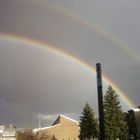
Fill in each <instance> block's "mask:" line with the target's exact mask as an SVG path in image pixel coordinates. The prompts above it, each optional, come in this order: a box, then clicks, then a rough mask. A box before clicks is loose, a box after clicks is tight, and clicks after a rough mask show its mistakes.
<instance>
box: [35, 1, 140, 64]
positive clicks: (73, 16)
mask: <svg viewBox="0 0 140 140" xmlns="http://www.w3.org/2000/svg"><path fill="white" fill-rule="evenodd" d="M33 3H34V4H37V5H41V6H47V7H48V8H51V9H53V10H54V11H56V12H59V13H60V14H62V15H64V16H68V17H70V18H71V19H72V20H74V21H77V22H78V23H80V24H81V25H83V26H85V27H87V28H89V29H90V30H91V31H93V32H95V33H97V34H98V35H101V36H103V37H104V38H106V39H107V40H109V41H111V42H112V43H113V44H114V45H115V46H117V47H120V48H121V49H122V50H123V51H124V52H125V53H127V54H128V55H130V56H132V58H134V59H135V60H136V61H138V62H140V56H139V55H138V54H137V53H136V52H135V51H134V50H132V49H131V48H130V47H128V45H127V44H126V43H125V42H124V41H122V40H121V39H120V38H119V37H118V36H115V35H114V34H112V33H111V32H109V31H107V30H105V29H104V28H101V27H100V26H99V25H98V24H96V23H94V22H92V21H89V20H88V19H85V18H83V17H81V16H79V15H77V14H76V13H74V12H73V11H70V10H68V9H66V8H64V7H63V6H61V5H56V4H55V3H53V2H51V1H41V2H40V1H33Z"/></svg>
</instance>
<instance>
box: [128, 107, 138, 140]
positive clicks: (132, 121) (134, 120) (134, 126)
mask: <svg viewBox="0 0 140 140" xmlns="http://www.w3.org/2000/svg"><path fill="white" fill-rule="evenodd" d="M126 120H127V123H128V126H129V137H130V139H135V140H140V108H135V109H131V110H129V111H128V113H127V116H126Z"/></svg>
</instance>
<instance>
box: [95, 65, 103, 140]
mask: <svg viewBox="0 0 140 140" xmlns="http://www.w3.org/2000/svg"><path fill="white" fill-rule="evenodd" d="M96 73H97V92H98V108H99V127H100V140H105V131H104V109H103V91H102V70H101V64H100V63H97V64H96Z"/></svg>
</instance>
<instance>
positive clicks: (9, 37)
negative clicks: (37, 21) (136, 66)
mask: <svg viewBox="0 0 140 140" xmlns="http://www.w3.org/2000/svg"><path fill="white" fill-rule="evenodd" d="M0 39H2V40H9V41H14V42H20V43H21V42H22V43H27V44H31V45H32V46H37V47H44V48H46V49H47V50H48V51H50V52H52V53H54V54H56V55H59V56H63V57H64V59H68V60H71V61H73V62H75V63H77V64H79V65H81V66H82V67H83V68H86V69H87V70H88V71H90V72H92V73H94V74H95V73H96V70H95V68H94V67H92V66H90V65H89V64H87V63H85V62H83V61H82V60H80V59H78V58H76V57H75V56H73V55H71V54H68V53H66V52H64V51H61V50H59V49H56V48H55V47H54V46H51V45H47V44H44V43H41V42H38V41H35V40H31V39H27V38H23V37H20V36H15V35H10V34H4V33H3V34H2V33H1V34H0ZM103 79H104V80H105V81H106V82H107V83H108V84H110V85H112V86H113V88H114V89H115V90H116V91H117V92H118V94H119V95H120V97H121V98H122V99H123V100H124V101H125V102H126V104H127V105H128V106H129V107H131V108H134V107H135V105H134V103H133V102H132V101H131V100H130V99H129V98H128V97H127V96H126V95H125V94H124V92H122V91H121V90H120V89H119V88H118V87H117V86H116V84H114V83H113V82H112V81H111V80H110V79H109V78H107V77H106V76H105V75H103Z"/></svg>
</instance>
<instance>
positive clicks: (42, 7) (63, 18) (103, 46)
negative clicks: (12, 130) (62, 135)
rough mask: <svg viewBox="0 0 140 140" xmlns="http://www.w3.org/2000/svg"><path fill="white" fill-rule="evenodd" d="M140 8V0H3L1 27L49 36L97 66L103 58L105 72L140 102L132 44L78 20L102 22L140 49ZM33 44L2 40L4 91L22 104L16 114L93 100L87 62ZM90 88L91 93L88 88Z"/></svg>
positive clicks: (0, 86) (7, 99)
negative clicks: (117, 41) (83, 67)
mask: <svg viewBox="0 0 140 140" xmlns="http://www.w3.org/2000/svg"><path fill="white" fill-rule="evenodd" d="M83 9H84V10H83ZM69 13H71V14H69ZM139 13H140V10H139V2H138V1H135V0H134V1H131V0H127V2H126V0H123V1H122V0H118V1H111V0H107V1H93V0H88V1H86V2H85V1H84V0H80V2H79V1H75V0H74V1H73V0H72V1H64V0H60V1H55V0H51V1H44V0H42V1H40V2H38V1H33V0H28V1H27V0H24V1H23V0H21V1H18V0H13V1H10V0H1V1H0V32H6V33H11V34H17V35H20V36H24V37H26V38H33V39H35V40H40V41H42V42H49V43H50V44H53V45H54V46H55V47H57V48H59V49H60V50H64V51H66V52H68V53H70V54H72V55H74V56H76V57H78V58H80V59H81V60H83V61H85V62H87V63H89V64H90V65H92V66H95V63H97V62H101V63H102V64H103V72H104V73H105V75H106V76H107V77H108V78H110V79H112V80H113V81H114V82H115V83H116V84H117V85H118V87H119V88H120V89H122V90H123V91H125V93H126V94H127V95H128V96H129V98H131V99H132V101H133V102H134V103H135V104H136V105H139V104H140V102H139V100H138V99H139V98H140V95H139V94H138V93H139V83H140V73H139V68H140V64H139V62H138V61H137V59H135V57H134V56H131V55H129V54H128V53H127V49H126V50H125V49H123V48H122V47H118V45H117V44H115V43H114V42H112V41H111V40H110V39H109V38H107V37H105V36H104V35H102V34H101V33H100V32H97V31H93V30H92V29H91V28H89V27H87V26H85V25H84V24H82V23H81V22H79V21H78V20H76V15H79V16H81V17H83V18H84V19H87V20H88V21H90V22H93V23H94V24H97V25H98V26H99V27H101V28H103V29H105V30H107V31H109V32H110V33H112V34H115V35H116V36H118V37H119V38H120V40H123V41H124V42H126V43H127V44H128V47H130V48H131V49H134V50H135V51H136V53H137V54H138V55H139V44H140V40H139V34H140V27H139V26H138V25H139V24H140V20H139V18H138V17H139V15H138V14H139ZM68 15H70V16H68ZM94 28H95V27H94ZM16 45H17V47H16ZM5 46H7V47H5ZM9 46H10V47H9ZM19 46H21V47H19ZM23 46H24V47H23ZM25 46H26V47H25ZM27 46H28V45H25V44H20V45H19V44H12V42H10V45H9V43H7V44H6V42H2V41H1V44H0V67H1V70H0V92H1V94H0V97H1V102H2V104H4V103H5V104H6V103H7V104H12V105H11V106H13V108H14V107H15V108H16V109H15V110H17V111H13V112H14V113H13V114H17V116H19V115H18V113H16V112H20V110H23V109H24V111H23V112H26V114H30V113H29V112H31V115H30V117H29V118H30V119H31V116H36V115H37V114H38V113H45V112H46V110H47V112H48V113H50V114H53V113H56V112H62V113H63V112H78V111H79V110H80V109H81V108H82V105H83V104H84V102H85V101H86V100H88V101H90V102H92V100H91V98H90V96H91V95H92V94H93V92H94V94H95V93H96V90H95V81H94V80H95V79H94V78H93V77H92V76H91V75H90V76H89V75H88V76H87V74H85V72H83V71H82V72H81V68H77V66H76V65H73V64H71V63H68V62H65V61H64V60H63V59H61V58H58V57H56V56H55V57H54V55H50V54H48V52H46V51H45V50H40V49H35V48H32V47H31V48H30V49H29V46H28V47H27ZM75 67H76V68H75ZM75 69H77V71H76V70H75ZM79 70H80V72H79ZM87 77H88V78H87ZM89 77H90V78H89ZM60 81H61V82H60ZM92 82H93V84H92ZM89 83H91V84H89ZM92 85H94V88H93V87H92ZM54 87H55V88H54ZM87 89H88V95H89V96H87V95H86V94H85V93H86V92H87ZM58 93H59V94H58ZM64 93H65V94H64ZM46 95H47V96H46ZM80 95H81V96H80ZM27 97H29V98H27ZM54 97H55V98H54ZM62 97H63V98H62ZM71 102H73V103H71ZM64 104H68V105H67V106H66V107H65V106H64ZM69 104H70V106H69ZM94 104H96V102H95V103H94ZM3 106H5V105H2V106H1V110H3V109H4V107H3ZM17 106H18V107H17ZM9 110H10V109H8V107H7V111H3V112H5V115H6V112H9ZM11 110H13V109H11ZM33 114H35V115H33ZM15 116H16V115H15ZM11 118H13V117H11ZM25 118H27V116H25ZM1 120H3V119H1ZM19 121H20V119H19V120H18V121H17V122H18V123H19ZM15 122H16V121H15ZM23 122H25V121H23Z"/></svg>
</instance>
